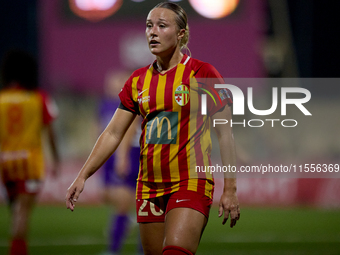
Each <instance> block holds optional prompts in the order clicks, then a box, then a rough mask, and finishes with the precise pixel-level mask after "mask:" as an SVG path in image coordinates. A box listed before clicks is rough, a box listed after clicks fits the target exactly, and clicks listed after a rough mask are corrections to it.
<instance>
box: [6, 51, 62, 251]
mask: <svg viewBox="0 0 340 255" xmlns="http://www.w3.org/2000/svg"><path fill="white" fill-rule="evenodd" d="M2 78H3V85H4V87H3V89H2V90H0V173H1V179H2V182H3V183H4V185H5V188H6V190H7V198H8V202H9V206H10V209H11V217H12V220H11V248H10V254H11V255H12V254H27V245H26V239H27V232H28V221H29V216H30V212H31V209H32V206H33V205H34V202H35V198H36V195H37V194H38V192H39V190H40V188H41V184H42V180H43V178H44V155H43V149H42V132H43V129H44V128H45V127H47V130H48V134H49V141H50V144H51V147H52V152H53V156H54V161H55V163H57V162H58V161H59V157H58V153H57V150H56V146H55V141H54V134H53V130H52V126H51V123H52V121H53V120H54V118H55V117H56V114H57V109H56V106H55V104H53V103H52V101H51V99H49V97H48V96H47V95H46V94H45V93H43V92H42V91H39V90H38V88H37V85H38V70H37V63H36V61H35V59H34V58H33V57H32V56H30V55H29V54H28V53H25V52H22V51H18V50H15V51H10V52H9V53H8V54H7V55H6V57H5V58H4V61H3V66H2ZM57 171H58V168H57V167H56V165H55V166H54V167H53V174H54V175H56V173H57Z"/></svg>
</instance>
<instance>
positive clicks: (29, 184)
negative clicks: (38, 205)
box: [5, 180, 42, 201]
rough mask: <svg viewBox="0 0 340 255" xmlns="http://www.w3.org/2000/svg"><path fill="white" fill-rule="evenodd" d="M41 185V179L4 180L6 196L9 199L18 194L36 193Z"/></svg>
mask: <svg viewBox="0 0 340 255" xmlns="http://www.w3.org/2000/svg"><path fill="white" fill-rule="evenodd" d="M41 186H42V182H41V180H25V181H24V180H22V181H8V182H5V187H6V190H7V196H8V198H9V200H10V201H12V200H13V199H15V197H16V196H17V195H18V194H37V193H39V191H40V189H41Z"/></svg>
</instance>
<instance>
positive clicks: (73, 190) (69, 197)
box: [65, 178, 85, 212]
mask: <svg viewBox="0 0 340 255" xmlns="http://www.w3.org/2000/svg"><path fill="white" fill-rule="evenodd" d="M84 185H85V180H82V179H80V178H76V179H75V180H74V181H73V183H72V184H71V186H70V187H69V188H68V189H67V193H66V197H65V201H66V208H67V209H70V210H71V211H72V212H73V210H74V207H75V203H76V202H77V200H78V198H79V195H80V193H81V192H82V191H83V189H84Z"/></svg>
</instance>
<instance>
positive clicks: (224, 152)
mask: <svg viewBox="0 0 340 255" xmlns="http://www.w3.org/2000/svg"><path fill="white" fill-rule="evenodd" d="M213 119H227V120H230V119H231V109H230V107H229V106H225V107H224V109H223V111H221V112H217V113H215V114H214V116H213ZM215 131H216V134H217V138H218V141H219V146H220V154H221V159H222V164H223V165H224V166H227V165H230V166H236V152H235V143H234V136H233V132H232V128H231V127H230V125H216V126H215ZM223 212H224V218H223V222H222V224H225V223H226V222H227V220H228V218H229V215H230V227H233V226H235V224H236V222H237V220H238V219H239V218H240V207H239V202H238V198H237V194H236V176H235V174H234V173H226V176H225V178H224V189H223V194H222V196H221V199H220V202H219V217H221V216H222V215H223Z"/></svg>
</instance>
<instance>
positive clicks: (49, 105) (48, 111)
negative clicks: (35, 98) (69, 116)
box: [39, 91, 59, 125]
mask: <svg viewBox="0 0 340 255" xmlns="http://www.w3.org/2000/svg"><path fill="white" fill-rule="evenodd" d="M39 93H40V95H41V98H42V102H43V123H44V125H48V124H50V123H51V122H52V121H53V120H55V119H56V118H57V117H58V115H59V110H58V107H57V104H56V103H55V101H54V100H53V99H52V98H51V97H50V96H49V95H48V94H47V93H45V92H43V91H39Z"/></svg>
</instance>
